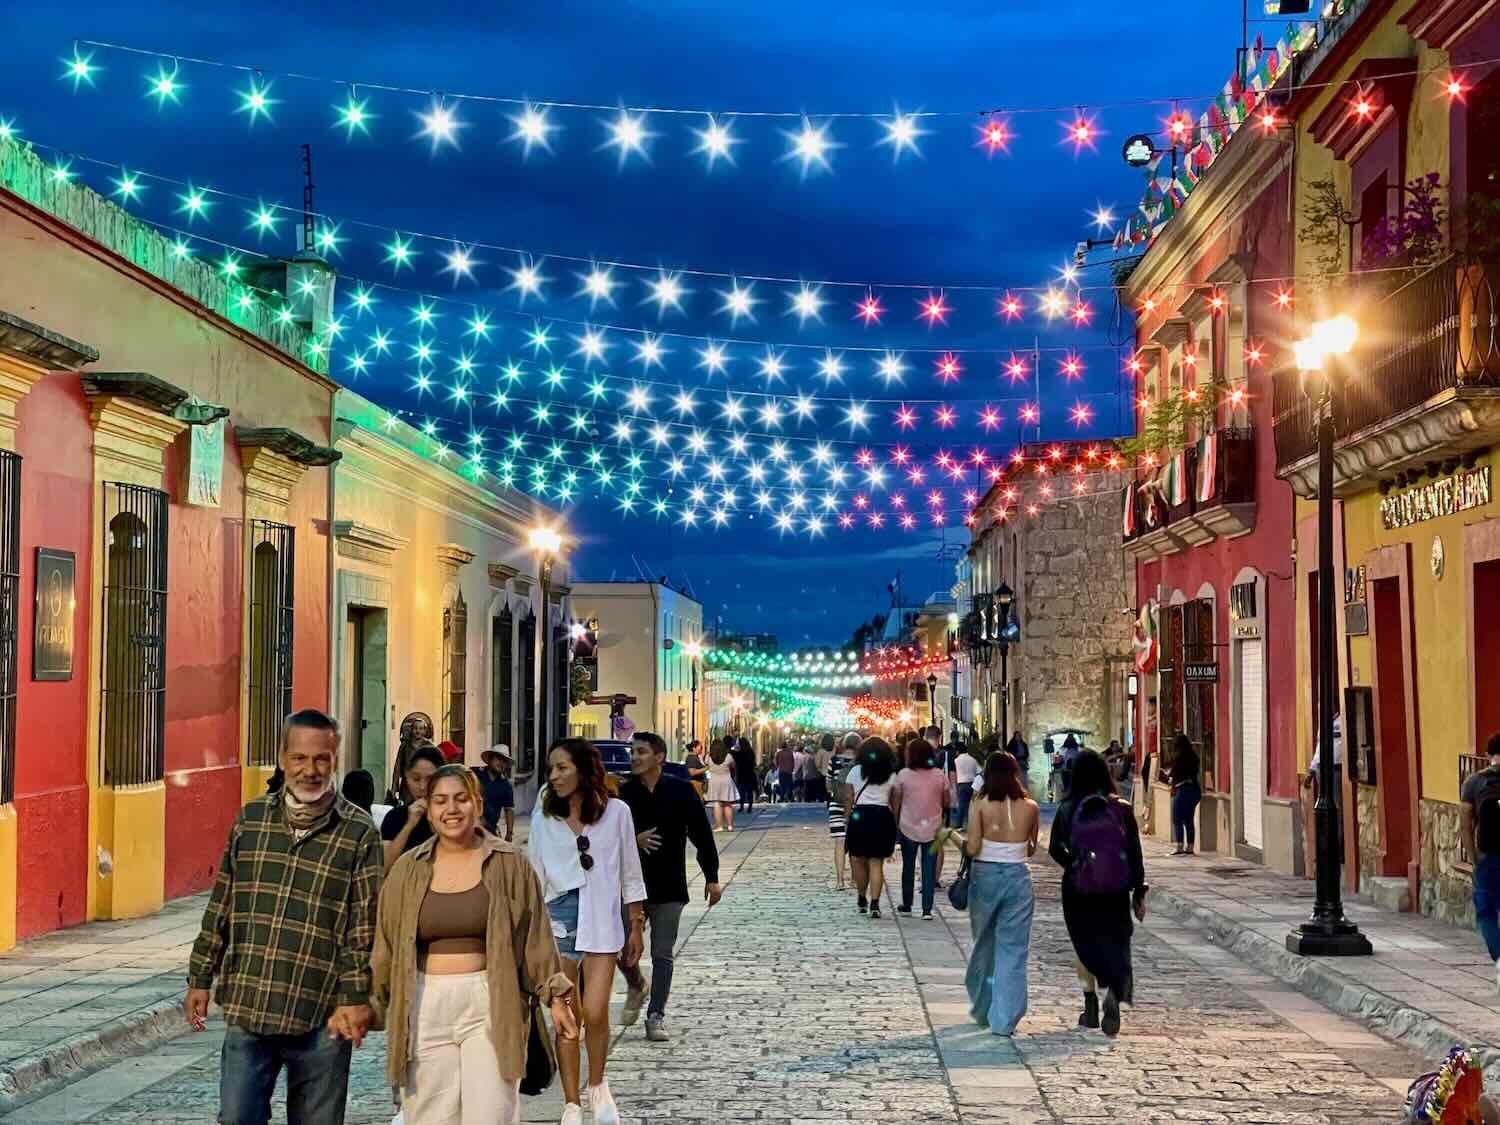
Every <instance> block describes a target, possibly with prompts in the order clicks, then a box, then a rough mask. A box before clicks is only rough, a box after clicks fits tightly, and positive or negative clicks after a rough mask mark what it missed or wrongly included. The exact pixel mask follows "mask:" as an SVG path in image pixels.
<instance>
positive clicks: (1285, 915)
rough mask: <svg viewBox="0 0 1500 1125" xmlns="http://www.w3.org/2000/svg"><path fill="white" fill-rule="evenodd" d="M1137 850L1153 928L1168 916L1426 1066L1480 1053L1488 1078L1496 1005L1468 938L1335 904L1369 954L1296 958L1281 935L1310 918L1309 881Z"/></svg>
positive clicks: (1147, 846)
mask: <svg viewBox="0 0 1500 1125" xmlns="http://www.w3.org/2000/svg"><path fill="white" fill-rule="evenodd" d="M1141 843H1142V845H1143V847H1144V850H1145V855H1146V878H1147V879H1148V881H1149V882H1150V883H1151V908H1152V910H1153V912H1154V914H1155V918H1154V919H1152V922H1153V923H1154V925H1155V927H1156V928H1157V929H1160V928H1161V926H1162V920H1163V919H1164V918H1166V917H1170V918H1173V919H1176V920H1179V921H1182V922H1185V923H1187V924H1188V925H1190V926H1192V927H1194V928H1195V929H1198V930H1202V931H1206V932H1207V933H1209V934H1210V935H1211V936H1212V937H1213V940H1214V941H1215V942H1216V943H1217V944H1219V945H1220V946H1222V947H1223V948H1224V949H1226V950H1227V951H1229V952H1231V953H1233V954H1235V955H1236V956H1237V957H1239V958H1240V959H1241V960H1243V961H1246V962H1248V963H1250V964H1252V965H1255V966H1256V967H1258V968H1260V969H1261V970H1263V971H1265V972H1267V973H1269V974H1271V975H1272V976H1274V977H1277V978H1278V979H1280V980H1282V981H1284V982H1286V983H1287V984H1290V985H1291V986H1292V987H1294V988H1296V989H1297V990H1298V991H1300V992H1302V993H1304V994H1305V995H1307V996H1310V997H1312V998H1313V999H1316V1000H1318V1001H1319V1002H1321V1003H1322V1004H1324V1005H1326V1006H1327V1007H1329V1008H1331V1009H1333V1010H1334V1011H1336V1012H1339V1013H1341V1014H1343V1015H1347V1016H1350V1017H1352V1018H1354V1019H1357V1020H1359V1021H1361V1022H1363V1023H1364V1024H1365V1025H1366V1026H1368V1027H1370V1028H1371V1029H1372V1030H1374V1031H1377V1032H1379V1033H1380V1034H1382V1035H1385V1036H1387V1037H1388V1038H1391V1039H1395V1040H1397V1041H1399V1042H1402V1043H1405V1044H1407V1045H1409V1046H1411V1047H1413V1048H1416V1049H1417V1050H1419V1051H1421V1052H1422V1053H1423V1055H1425V1056H1426V1057H1427V1058H1430V1059H1438V1058H1441V1057H1442V1056H1443V1055H1444V1054H1445V1053H1446V1052H1447V1050H1448V1048H1450V1047H1451V1046H1453V1044H1454V1043H1458V1042H1462V1043H1465V1044H1468V1045H1470V1046H1476V1047H1481V1048H1482V1050H1481V1052H1480V1054H1481V1057H1482V1058H1483V1060H1484V1064H1485V1069H1486V1072H1487V1074H1488V1076H1489V1078H1490V1080H1491V1081H1495V1080H1497V1079H1500V1049H1497V1046H1496V1045H1497V1044H1500V997H1497V994H1496V987H1495V966H1494V964H1493V963H1492V962H1491V961H1490V960H1489V958H1488V957H1487V956H1486V955H1485V950H1484V944H1483V943H1482V942H1481V941H1480V939H1479V936H1478V934H1476V933H1473V932H1471V931H1469V930H1466V929H1461V928H1459V927H1457V926H1453V925H1450V924H1448V923H1446V922H1439V921H1436V920H1435V919H1432V918H1428V917H1425V916H1424V915H1421V914H1398V913H1395V912H1393V911H1389V910H1385V909H1382V908H1380V907H1376V906H1372V905H1369V904H1366V903H1362V902H1357V901H1349V900H1347V899H1346V900H1345V902H1344V912H1345V914H1346V915H1347V916H1348V917H1350V918H1351V919H1353V921H1354V922H1356V923H1357V924H1358V925H1359V928H1360V929H1361V930H1362V931H1363V932H1364V934H1365V936H1367V937H1368V938H1369V939H1370V944H1371V945H1373V946H1374V947H1375V953H1374V956H1372V957H1357V958H1338V957H1300V956H1298V955H1296V954H1293V953H1290V952H1288V951H1287V948H1286V936H1287V934H1288V933H1289V932H1290V931H1291V930H1292V928H1293V927H1294V926H1296V925H1297V924H1298V923H1300V922H1302V921H1303V920H1304V919H1305V918H1307V917H1308V916H1309V915H1310V914H1311V913H1312V907H1313V902H1314V899H1315V893H1314V886H1313V883H1312V881H1311V880H1304V879H1297V878H1293V877H1291V876H1286V875H1279V874H1277V873H1275V872H1273V871H1269V870H1267V869H1266V868H1264V867H1261V866H1258V865H1256V864H1252V863H1246V862H1243V861H1241V860H1236V859H1230V858H1228V857H1225V856H1219V855H1201V854H1200V855H1196V856H1191V857H1177V858H1174V857H1172V856H1170V855H1169V854H1168V853H1169V852H1170V851H1171V848H1170V846H1169V845H1168V844H1167V843H1166V842H1164V841H1161V840H1158V839H1157V838H1156V837H1151V836H1143V837H1142V838H1141Z"/></svg>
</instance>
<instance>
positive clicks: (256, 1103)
mask: <svg viewBox="0 0 1500 1125" xmlns="http://www.w3.org/2000/svg"><path fill="white" fill-rule="evenodd" d="M350 1046H351V1045H350V1043H349V1040H347V1039H335V1038H333V1036H331V1035H329V1034H328V1031H327V1029H326V1028H322V1027H316V1028H314V1029H313V1030H311V1031H305V1032H303V1033H302V1034H301V1035H257V1034H256V1033H255V1032H253V1031H246V1030H245V1029H244V1028H242V1027H235V1026H234V1025H232V1024H231V1025H230V1026H229V1027H228V1028H227V1029H225V1032H224V1050H223V1054H222V1056H221V1060H222V1061H221V1071H220V1074H219V1122H220V1125H268V1123H269V1122H270V1120H271V1094H272V1093H273V1092H274V1091H275V1089H276V1078H277V1076H278V1075H279V1074H280V1073H281V1068H282V1067H285V1068H286V1118H287V1122H288V1123H289V1125H343V1120H344V1102H345V1100H346V1099H347V1097H348V1095H349V1051H350Z"/></svg>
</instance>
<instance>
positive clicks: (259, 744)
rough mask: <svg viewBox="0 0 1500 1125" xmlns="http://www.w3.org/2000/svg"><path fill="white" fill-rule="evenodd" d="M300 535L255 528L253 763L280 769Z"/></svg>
mask: <svg viewBox="0 0 1500 1125" xmlns="http://www.w3.org/2000/svg"><path fill="white" fill-rule="evenodd" d="M295 542H296V531H295V529H293V528H290V527H288V526H287V525H286V524H284V523H271V522H270V521H268V520H252V521H251V523H250V652H249V654H248V657H249V661H250V706H249V712H250V714H249V723H250V737H249V759H250V765H252V766H274V765H275V764H276V754H277V751H278V749H279V747H280V741H281V721H282V720H283V719H285V718H286V717H287V716H288V715H290V714H291V713H292V644H293V642H292V620H293V618H292V592H293V589H294V587H295V584H296V583H295V580H294V575H295V569H294V565H293V564H294V561H295V555H294V544H295Z"/></svg>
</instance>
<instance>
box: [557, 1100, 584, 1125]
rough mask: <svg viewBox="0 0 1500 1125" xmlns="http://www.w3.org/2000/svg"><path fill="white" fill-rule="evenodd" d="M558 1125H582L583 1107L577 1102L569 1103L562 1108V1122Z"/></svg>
mask: <svg viewBox="0 0 1500 1125" xmlns="http://www.w3.org/2000/svg"><path fill="white" fill-rule="evenodd" d="M558 1125H583V1106H581V1105H579V1104H578V1103H577V1102H569V1103H568V1104H567V1105H565V1106H563V1115H562V1120H561V1121H559V1122H558Z"/></svg>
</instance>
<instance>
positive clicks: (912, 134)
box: [880, 109, 927, 160]
mask: <svg viewBox="0 0 1500 1125" xmlns="http://www.w3.org/2000/svg"><path fill="white" fill-rule="evenodd" d="M881 124H882V125H884V126H885V136H884V137H882V138H881V139H880V143H881V144H883V145H890V146H891V159H892V160H900V159H901V154H902V153H903V152H905V151H906V150H907V149H910V150H911V151H912V152H914V153H916V154H917V155H918V156H921V155H922V152H921V150H920V149H918V148H917V138H918V137H923V136H926V135H927V130H925V129H921V128H918V126H917V118H915V117H913V116H912V115H911V114H909V113H902V112H901V111H900V110H899V109H898V110H897V111H896V114H895V116H894V117H892V118H891V119H890V120H889V121H882V122H881Z"/></svg>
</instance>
